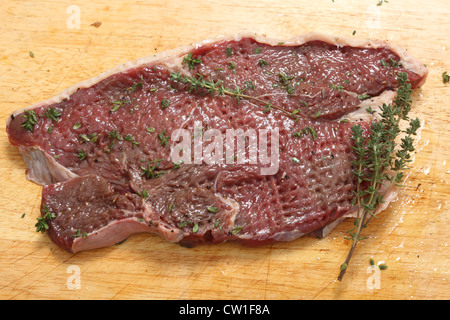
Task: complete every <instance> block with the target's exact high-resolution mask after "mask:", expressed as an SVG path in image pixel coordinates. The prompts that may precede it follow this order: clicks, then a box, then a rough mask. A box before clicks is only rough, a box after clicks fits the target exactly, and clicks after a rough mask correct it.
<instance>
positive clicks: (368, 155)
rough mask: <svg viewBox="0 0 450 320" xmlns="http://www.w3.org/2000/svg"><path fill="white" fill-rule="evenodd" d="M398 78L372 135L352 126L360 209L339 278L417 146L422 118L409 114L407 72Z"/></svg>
mask: <svg viewBox="0 0 450 320" xmlns="http://www.w3.org/2000/svg"><path fill="white" fill-rule="evenodd" d="M397 80H398V84H399V87H398V89H397V96H396V98H395V99H394V101H393V104H392V105H391V104H388V105H386V104H383V105H382V106H381V107H380V111H379V112H378V113H379V116H380V120H379V121H375V122H373V123H372V127H371V128H370V133H369V136H368V137H366V136H365V134H364V130H363V128H362V127H361V125H360V124H356V125H354V126H353V127H352V128H351V130H352V140H353V143H354V146H353V147H352V148H353V150H354V152H355V155H356V160H354V161H353V162H352V164H353V166H354V168H355V169H354V170H353V172H354V174H355V176H356V178H357V186H356V192H355V198H354V204H355V205H356V206H357V210H358V211H357V217H356V219H355V220H354V226H355V227H354V228H353V229H351V230H349V231H348V234H349V237H347V239H349V240H351V241H352V245H351V248H350V251H349V253H348V255H347V258H346V259H345V261H344V263H343V264H342V265H341V268H340V273H339V276H338V280H339V281H341V280H342V278H343V277H344V274H345V272H346V271H347V269H348V264H349V262H350V259H351V258H352V256H353V253H354V251H355V248H356V245H357V243H358V242H359V241H360V240H362V239H364V237H362V236H361V230H362V229H363V228H365V227H366V226H367V224H368V223H369V221H370V220H371V219H372V218H373V217H375V213H376V211H377V209H378V208H379V207H380V205H381V204H382V203H384V196H385V195H386V193H387V190H386V189H389V188H390V187H391V186H392V185H394V186H400V184H401V183H402V181H403V178H404V173H403V172H404V171H405V170H407V169H408V163H410V162H411V161H412V160H411V153H412V152H413V151H414V150H415V148H414V146H413V136H415V135H416V134H417V130H418V129H419V127H420V121H419V119H417V118H416V119H410V118H409V117H408V113H409V111H410V110H411V103H412V100H411V94H412V89H411V84H410V83H408V74H407V73H404V72H402V73H398V78H397ZM368 112H369V113H374V110H372V109H370V110H368ZM402 121H406V122H407V123H408V124H409V125H408V126H407V128H406V129H402V128H401V122H402ZM399 140H400V141H399ZM383 187H385V188H383Z"/></svg>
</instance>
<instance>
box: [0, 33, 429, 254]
mask: <svg viewBox="0 0 450 320" xmlns="http://www.w3.org/2000/svg"><path fill="white" fill-rule="evenodd" d="M399 72H406V73H408V77H409V80H410V82H411V84H412V86H413V88H417V87H419V86H421V85H422V84H423V83H424V82H425V79H426V76H427V72H428V71H427V69H426V68H425V67H424V66H423V65H422V64H421V63H420V62H418V61H417V60H415V59H414V58H412V57H411V56H410V55H409V54H407V53H406V52H405V51H404V50H402V49H400V48H398V47H395V46H393V45H391V44H389V43H387V42H377V41H358V40H348V39H342V38H334V37H327V36H323V35H318V34H308V35H304V36H300V37H297V38H295V39H292V40H290V41H285V42H279V41H276V40H270V39H266V38H264V37H256V36H253V35H243V34H241V35H237V36H234V37H221V38H218V39H215V40H210V41H204V42H202V43H199V44H195V45H193V46H188V47H182V48H178V49H175V50H172V51H168V52H164V53H162V54H159V55H155V56H151V57H148V58H143V59H139V60H137V61H134V62H129V63H126V64H123V65H120V66H118V67H117V68H115V69H113V70H111V71H109V72H106V73H104V74H102V75H100V76H98V77H96V78H93V79H91V80H87V81H85V82H82V83H81V84H78V85H76V86H73V87H72V88H69V89H67V90H66V91H64V92H62V93H61V94H60V95H58V96H57V97H54V98H52V99H49V100H47V101H44V102H41V103H38V104H36V105H33V106H31V107H29V108H26V109H25V110H19V111H17V112H15V113H14V114H13V115H11V118H10V119H9V121H8V125H7V131H8V135H9V140H10V142H11V143H12V144H13V145H15V146H17V147H19V150H20V152H21V153H22V154H23V156H24V159H25V161H26V162H27V167H28V171H27V177H28V179H30V180H33V181H35V182H37V183H40V184H42V185H44V187H43V192H42V208H43V213H42V215H43V216H44V213H45V212H48V211H50V212H52V213H53V214H54V215H55V216H56V217H55V218H54V219H51V220H50V219H49V220H48V221H47V223H48V226H49V228H48V231H47V233H48V235H49V237H50V238H51V239H52V240H53V241H54V242H55V243H56V244H57V245H59V246H60V247H61V248H64V249H66V250H68V251H71V252H78V251H81V250H87V249H92V248H99V247H104V246H109V245H112V244H114V243H117V242H119V241H122V240H124V239H125V238H127V237H129V236H130V235H132V234H134V233H137V232H150V233H155V234H159V235H161V236H162V237H164V238H165V239H167V240H169V241H173V242H179V243H181V244H184V245H187V246H191V245H194V244H197V243H220V242H224V241H229V240H235V241H239V242H241V243H244V244H247V245H259V244H264V243H268V242H272V241H288V240H293V239H296V238H298V237H300V236H303V235H306V234H311V233H315V234H317V235H324V234H326V233H327V232H328V231H329V229H331V228H332V227H333V226H334V225H336V223H338V222H339V221H340V220H341V219H342V218H343V217H348V216H351V215H352V214H354V212H355V207H354V205H353V204H352V199H353V196H354V191H355V185H356V183H355V178H354V174H353V172H352V164H351V161H352V159H353V158H354V155H353V151H352V148H351V146H352V141H351V138H350V137H351V130H350V129H351V126H352V125H353V124H354V123H355V121H357V122H358V123H360V124H361V125H362V127H363V128H364V129H365V130H366V131H367V130H368V128H369V127H370V121H371V119H370V118H368V114H367V113H366V112H364V109H365V108H366V107H367V106H372V107H376V106H378V105H380V104H381V103H383V102H390V101H391V100H392V99H393V97H394V95H395V89H396V87H397V80H396V79H397V74H398V73H399ZM225 91H226V92H225ZM180 129H183V130H184V131H183V132H188V133H189V135H188V136H183V138H180V137H179V136H177V135H176V134H175V133H177V132H179V131H180ZM230 130H234V131H231V132H232V133H234V134H235V136H230V137H231V138H233V139H234V140H232V141H233V147H234V143H236V146H238V144H239V139H241V141H243V142H242V145H243V146H244V150H243V151H244V153H237V152H236V151H235V150H234V149H230V150H231V151H230V150H227V148H226V146H224V145H223V144H222V145H221V144H218V145H216V144H215V143H217V142H223V140H220V139H223V137H227V134H228V133H229V132H230ZM239 130H241V131H240V133H239ZM211 132H213V133H214V135H213V136H211V137H209V136H208V134H209V133H211ZM262 133H265V134H266V136H264V135H262ZM188 138H189V140H191V139H192V140H191V141H189V142H188V141H184V139H188ZM219 138H220V139H219ZM181 142H185V144H183V146H184V148H181V147H180V146H181ZM196 142H197V144H196ZM198 142H201V143H202V144H201V145H200V149H196V148H198ZM263 142H267V143H266V146H267V148H269V150H270V151H268V152H266V154H265V155H266V158H265V159H266V160H267V159H268V161H265V162H264V161H256V162H252V161H250V160H251V159H253V158H251V156H252V152H253V151H254V150H255V148H254V146H255V145H256V146H259V147H260V146H264V143H263ZM252 143H255V144H252ZM258 143H260V144H259V145H258ZM208 148H209V149H208ZM236 149H237V147H236ZM199 150H200V153H198V151H199ZM206 150H209V152H206ZM228 151H229V152H228ZM174 155H176V156H178V157H181V158H182V159H184V160H183V161H174ZM262 155H264V153H263V152H262V150H261V148H258V150H257V153H256V154H254V156H255V158H254V159H259V160H261V159H263V158H262ZM213 156H214V157H215V159H216V162H214V161H208V159H209V158H208V157H213ZM217 159H219V160H220V161H217ZM264 170H265V171H264ZM393 192H394V190H393V189H392V190H391V191H390V193H391V195H392V193H393ZM386 199H387V203H389V201H390V200H391V199H392V196H391V197H389V195H388V196H387V198H386ZM387 203H386V204H385V205H387Z"/></svg>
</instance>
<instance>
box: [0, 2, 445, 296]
mask: <svg viewBox="0 0 450 320" xmlns="http://www.w3.org/2000/svg"><path fill="white" fill-rule="evenodd" d="M377 3H378V0H361V1H345V0H334V1H332V0H320V1H306V0H292V1H291V0H285V1H265V0H258V1H253V0H247V1H236V0H229V1H207V0H202V1H198V0H191V1H181V0H156V1H116V0H114V1H111V0H108V1H106V0H99V1H76V2H75V1H74V2H71V1H56V0H47V1H41V0H40V1H36V0H33V1H31V0H30V1H23V0H20V1H2V2H0V21H1V23H0V48H1V49H0V183H1V186H0V218H1V223H0V298H1V299H224V300H225V299H283V300H284V299H286V300H287V299H292V300H294V299H449V298H450V290H449V279H450V274H449V267H450V265H449V261H450V259H449V258H450V252H449V246H448V245H449V244H448V242H449V230H448V225H449V223H450V219H449V210H450V209H449V207H448V205H449V203H448V200H449V193H450V187H449V185H448V177H449V173H450V168H449V165H450V159H449V155H450V148H449V141H450V136H449V129H448V128H449V125H450V123H449V119H450V116H449V112H448V111H447V107H448V105H449V95H450V83H449V84H444V83H443V81H442V73H443V72H444V71H446V70H448V71H449V72H450V23H449V12H450V2H449V1H448V0H439V1H438V0H429V1H420V0H390V1H389V2H387V1H385V2H383V3H381V5H377ZM72 5H76V7H73V6H72ZM73 10H75V11H73ZM77 10H78V11H77ZM76 12H79V14H80V15H79V17H80V19H79V26H77V20H76V19H74V17H75V16H74V14H76ZM73 27H75V28H73ZM77 27H79V28H77ZM239 31H251V32H255V33H257V34H266V35H267V36H269V37H272V38H279V39H288V38H290V37H293V36H296V35H298V34H302V33H306V32H311V31H314V32H321V33H326V34H334V35H338V36H347V37H358V38H363V39H365V38H373V39H382V40H390V41H392V42H394V43H395V44H398V45H400V46H402V47H404V48H406V49H407V50H408V51H409V52H410V53H411V54H412V55H414V56H415V57H416V58H418V59H419V60H420V61H422V62H423V63H425V64H426V65H427V66H428V68H429V70H430V73H429V78H428V81H427V83H426V84H425V85H424V86H423V88H421V89H419V90H418V91H416V92H415V93H414V96H413V98H414V109H413V113H414V115H417V116H418V117H419V118H420V119H421V120H422V122H423V124H424V125H423V128H422V130H421V132H420V140H419V141H418V142H417V153H416V154H415V156H414V162H413V164H412V168H411V170H410V171H409V172H408V176H407V179H406V182H405V188H404V190H402V191H401V194H400V195H399V197H398V199H397V200H396V201H395V202H394V203H392V204H391V205H390V206H389V208H388V210H386V211H384V212H383V213H382V214H381V215H380V216H379V217H378V219H376V220H373V221H372V222H371V223H370V225H369V227H368V228H366V229H365V230H364V233H365V235H367V236H368V238H367V239H365V240H363V241H362V242H361V243H360V244H359V247H358V249H357V250H356V253H355V256H354V258H353V260H352V263H351V265H350V267H349V270H348V272H347V274H346V276H345V278H344V280H343V281H342V282H338V281H337V280H336V277H337V275H338V272H339V266H340V264H341V263H342V262H343V260H344V259H345V256H346V254H347V252H348V249H349V245H350V243H349V242H348V241H347V240H345V239H344V236H345V235H346V231H347V230H349V229H350V228H351V224H352V222H351V221H346V222H344V223H342V224H340V225H339V226H338V227H337V228H336V229H335V230H334V231H333V232H332V233H331V234H330V235H329V236H328V237H326V238H324V239H316V238H310V237H305V238H301V239H298V240H296V241H292V242H289V243H277V244H273V245H270V246H263V247H260V248H247V247H243V246H240V245H238V244H235V243H225V244H220V245H214V246H212V245H207V246H199V247H196V248H192V249H187V248H184V247H180V246H179V245H177V244H173V243H169V242H167V241H165V240H163V239H161V238H160V237H158V236H155V235H148V234H139V235H135V236H132V237H131V238H129V239H128V240H127V241H125V242H124V243H122V244H120V245H116V246H113V247H110V248H105V249H99V250H91V251H86V252H81V253H77V254H70V253H67V252H65V251H62V250H61V249H59V248H58V247H56V246H55V245H54V244H53V243H52V242H51V241H50V240H49V239H48V238H47V236H46V235H43V234H41V233H37V232H35V227H34V224H35V223H36V218H37V217H38V216H39V206H40V196H41V186H38V185H36V184H34V183H32V182H30V181H27V180H26V178H25V163H24V161H23V159H22V157H21V155H20V154H19V152H18V150H17V149H16V148H14V147H12V146H11V145H10V144H9V142H8V138H7V135H6V133H5V124H6V121H7V118H8V116H9V115H10V113H11V112H12V111H13V110H15V109H19V108H24V107H27V106H29V105H31V104H33V103H36V102H39V101H41V100H45V99H48V98H50V97H52V96H54V95H55V94H57V93H59V92H60V91H62V90H63V89H65V88H67V87H69V86H71V85H73V84H76V83H78V82H80V81H82V80H85V79H88V78H91V77H93V76H95V75H97V74H99V73H101V72H103V71H105V70H108V69H110V68H112V67H114V66H115V65H117V64H119V63H122V62H125V61H128V60H132V59H136V58H139V57H142V56H147V55H150V54H152V53H154V52H160V51H163V50H166V49H171V48H175V47H177V46H180V45H185V44H189V43H191V42H196V41H200V40H203V39H206V38H212V37H216V36H218V35H221V34H228V33H235V32H239ZM354 31H356V33H355V34H354V35H352V34H353V32H354ZM30 51H31V52H32V53H33V55H34V57H31V56H30ZM370 258H373V259H374V260H375V262H376V263H378V262H382V261H384V262H385V264H386V265H387V266H388V269H386V270H382V271H380V272H379V273H374V272H373V271H372V270H371V269H370V266H369V260H370ZM75 275H79V278H78V279H79V282H77V281H74V280H73V279H74V276H75ZM375 275H376V276H377V277H378V278H377V279H375V278H374V276H375ZM375 280H376V281H375ZM377 281H378V282H377ZM377 285H378V286H377Z"/></svg>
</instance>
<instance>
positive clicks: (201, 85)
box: [170, 72, 301, 119]
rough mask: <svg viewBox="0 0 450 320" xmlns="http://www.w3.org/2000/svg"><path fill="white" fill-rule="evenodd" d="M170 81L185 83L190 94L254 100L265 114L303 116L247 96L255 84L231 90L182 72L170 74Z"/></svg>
mask: <svg viewBox="0 0 450 320" xmlns="http://www.w3.org/2000/svg"><path fill="white" fill-rule="evenodd" d="M170 79H171V80H173V81H176V82H180V83H183V84H185V85H189V92H193V91H194V92H195V93H197V92H198V91H199V90H205V91H206V92H208V93H209V94H211V96H214V94H217V95H219V96H223V95H228V96H231V97H233V98H235V99H236V101H237V102H238V103H239V101H240V100H241V99H246V100H253V101H256V102H258V103H259V104H262V105H263V106H264V108H265V109H264V112H268V111H269V110H270V109H272V108H273V109H275V110H278V111H281V112H283V113H284V114H286V115H288V116H289V117H291V118H294V119H296V118H299V117H300V116H301V115H300V114H296V115H293V114H292V112H290V111H287V110H285V109H283V108H280V107H278V106H274V105H273V104H272V103H271V102H270V101H266V100H263V99H260V98H258V97H254V96H251V95H248V94H245V93H244V92H245V91H247V90H249V89H254V88H255V86H254V84H253V83H252V82H251V81H246V83H245V87H244V88H242V89H241V88H239V87H238V86H236V87H235V88H234V89H230V88H226V87H224V86H223V83H222V81H221V80H217V81H214V80H205V79H204V77H203V76H202V75H201V74H199V73H197V75H196V76H192V77H189V76H186V75H182V74H181V73H180V72H172V73H171V74H170Z"/></svg>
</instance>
